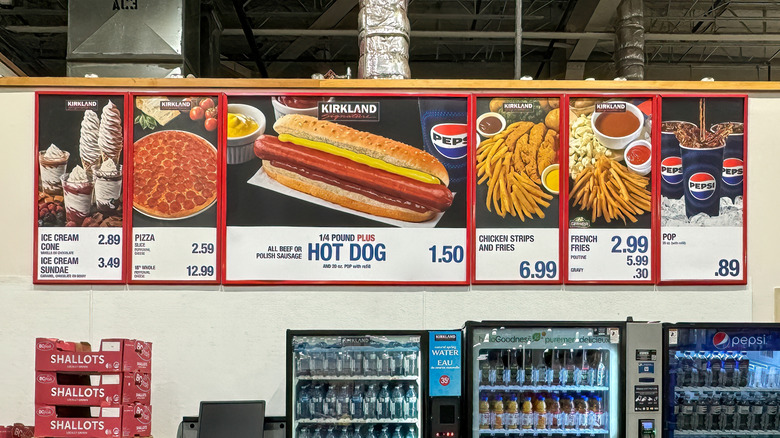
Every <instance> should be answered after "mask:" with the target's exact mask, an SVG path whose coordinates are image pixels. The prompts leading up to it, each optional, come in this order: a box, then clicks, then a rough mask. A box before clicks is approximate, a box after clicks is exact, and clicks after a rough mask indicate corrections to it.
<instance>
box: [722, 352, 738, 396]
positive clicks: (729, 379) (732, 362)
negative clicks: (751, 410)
mask: <svg viewBox="0 0 780 438" xmlns="http://www.w3.org/2000/svg"><path fill="white" fill-rule="evenodd" d="M735 355H736V353H734V352H733V351H727V352H726V354H725V356H724V358H723V368H724V370H725V378H724V381H723V386H726V387H730V386H737V384H736V382H738V381H739V376H736V377H737V378H736V379H735V374H737V373H738V372H739V368H738V366H737V358H736V356H735Z"/></svg>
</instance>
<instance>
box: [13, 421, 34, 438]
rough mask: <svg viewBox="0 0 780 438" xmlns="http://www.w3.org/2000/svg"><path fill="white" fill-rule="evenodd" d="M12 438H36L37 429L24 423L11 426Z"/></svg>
mask: <svg viewBox="0 0 780 438" xmlns="http://www.w3.org/2000/svg"><path fill="white" fill-rule="evenodd" d="M11 436H12V437H13V438H33V437H34V436H35V428H34V427H32V426H25V425H24V424H22V423H14V425H13V426H11Z"/></svg>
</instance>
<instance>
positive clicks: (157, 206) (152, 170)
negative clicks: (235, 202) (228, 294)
mask: <svg viewBox="0 0 780 438" xmlns="http://www.w3.org/2000/svg"><path fill="white" fill-rule="evenodd" d="M132 99H133V100H132V102H133V119H132V120H133V125H132V133H133V134H132V138H133V145H132V176H133V178H132V207H133V214H132V232H131V236H132V240H131V245H132V246H131V251H130V254H131V257H130V264H131V265H130V280H131V281H134V282H149V281H151V282H160V281H176V282H216V281H217V280H218V278H219V265H218V262H217V260H218V258H217V254H218V244H217V224H218V207H217V200H218V198H219V181H220V175H221V173H220V171H219V168H220V159H219V153H218V149H217V147H218V144H219V142H218V138H219V137H218V132H219V125H220V121H219V115H218V114H219V108H218V104H219V96H217V95H187V96H183V95H176V96H159V95H136V96H133V98H132Z"/></svg>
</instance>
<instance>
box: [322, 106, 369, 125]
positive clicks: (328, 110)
mask: <svg viewBox="0 0 780 438" xmlns="http://www.w3.org/2000/svg"><path fill="white" fill-rule="evenodd" d="M317 118H318V119H320V120H343V121H352V122H378V121H379V102H318V103H317Z"/></svg>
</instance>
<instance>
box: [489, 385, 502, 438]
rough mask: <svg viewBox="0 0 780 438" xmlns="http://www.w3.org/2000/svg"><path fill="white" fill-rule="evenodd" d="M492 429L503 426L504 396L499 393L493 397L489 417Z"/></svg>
mask: <svg viewBox="0 0 780 438" xmlns="http://www.w3.org/2000/svg"><path fill="white" fill-rule="evenodd" d="M491 420H492V426H493V429H494V430H496V429H503V428H504V398H503V397H502V396H501V393H497V394H496V395H495V397H493V415H492V417H491Z"/></svg>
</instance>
